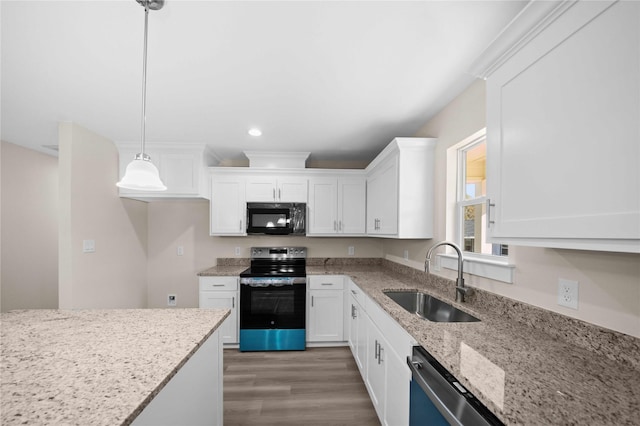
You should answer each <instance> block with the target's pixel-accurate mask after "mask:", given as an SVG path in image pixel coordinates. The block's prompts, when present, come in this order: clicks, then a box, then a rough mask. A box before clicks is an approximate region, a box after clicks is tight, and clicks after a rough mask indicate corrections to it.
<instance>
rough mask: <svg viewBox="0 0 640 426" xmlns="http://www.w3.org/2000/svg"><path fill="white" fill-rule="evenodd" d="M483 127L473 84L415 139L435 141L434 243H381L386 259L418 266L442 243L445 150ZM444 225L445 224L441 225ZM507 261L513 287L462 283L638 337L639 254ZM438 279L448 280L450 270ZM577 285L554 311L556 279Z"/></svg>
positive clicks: (513, 251)
mask: <svg viewBox="0 0 640 426" xmlns="http://www.w3.org/2000/svg"><path fill="white" fill-rule="evenodd" d="M484 127H485V86H484V81H482V80H477V81H476V82H475V83H473V84H472V85H471V86H470V87H469V88H468V89H467V90H466V91H465V92H463V93H462V94H461V95H459V96H458V97H457V98H456V99H455V100H454V101H452V102H451V103H450V104H449V105H448V106H447V107H446V108H444V109H443V110H442V111H441V112H440V113H439V114H438V115H437V116H435V117H434V118H433V119H432V120H430V121H429V122H427V123H426V124H425V126H424V127H423V128H422V129H421V130H420V131H419V132H418V134H417V135H416V136H427V137H436V138H438V146H437V149H436V168H435V174H436V178H435V185H436V197H435V205H436V209H435V211H436V213H435V238H434V239H433V240H421V241H397V240H393V241H392V240H389V241H385V244H384V253H385V256H386V255H392V256H398V257H402V255H403V250H405V249H407V250H409V258H410V260H414V261H418V262H423V261H424V258H425V256H426V252H427V249H428V248H429V247H430V246H431V245H432V244H434V243H435V242H436V241H440V240H443V239H445V238H446V236H447V235H451V234H450V233H447V226H450V221H447V220H446V208H447V205H446V202H447V201H446V189H447V187H450V186H453V187H455V182H451V181H447V180H446V170H447V156H446V150H447V148H449V147H450V146H452V145H454V144H456V143H458V142H460V141H462V140H463V139H465V138H467V137H469V136H471V135H472V134H474V133H475V132H477V131H479V130H481V129H482V128H484ZM447 222H449V223H447ZM509 253H510V254H509V260H510V262H512V263H514V264H515V265H516V270H515V282H514V283H513V284H504V283H501V282H498V281H492V280H489V279H484V278H478V277H470V278H468V279H466V281H467V283H468V284H470V285H472V286H476V287H478V288H482V289H485V290H488V291H491V292H493V293H496V294H500V295H503V296H506V297H509V298H512V299H515V300H519V301H523V302H526V303H529V304H531V305H535V306H539V307H542V308H545V309H548V310H551V311H555V312H559V313H561V314H564V315H567V316H570V317H574V318H578V319H581V320H583V321H587V322H590V323H593V324H597V325H600V326H602V327H606V328H609V329H612V330H616V331H620V332H623V333H626V334H629V335H632V336H636V337H640V255H636V254H619V253H605V252H593V251H578V250H559V249H544V248H533V247H514V246H510V247H509ZM442 275H445V276H448V277H450V278H453V277H454V276H455V272H454V271H446V270H445V272H443V273H442ZM559 278H565V279H569V280H574V281H578V282H579V284H580V289H579V306H578V308H579V309H578V310H577V311H576V310H573V309H569V308H565V307H562V306H559V305H558V304H557V303H556V301H557V286H558V279H559Z"/></svg>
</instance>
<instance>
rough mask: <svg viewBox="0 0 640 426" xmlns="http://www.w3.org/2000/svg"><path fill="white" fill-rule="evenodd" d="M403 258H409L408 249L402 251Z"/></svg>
mask: <svg viewBox="0 0 640 426" xmlns="http://www.w3.org/2000/svg"><path fill="white" fill-rule="evenodd" d="M404 260H409V250H405V251H404Z"/></svg>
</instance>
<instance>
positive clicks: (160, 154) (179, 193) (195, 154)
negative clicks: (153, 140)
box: [118, 144, 210, 201]
mask: <svg viewBox="0 0 640 426" xmlns="http://www.w3.org/2000/svg"><path fill="white" fill-rule="evenodd" d="M118 151H119V157H120V159H119V162H120V179H121V178H122V176H124V172H125V169H126V168H127V165H128V164H129V163H130V162H131V160H133V158H134V156H135V155H136V154H137V153H138V152H140V146H139V145H138V144H118ZM145 153H146V154H148V155H150V156H151V162H152V163H153V164H154V165H155V166H156V167H157V168H158V172H159V173H160V179H161V180H162V182H163V183H164V184H165V186H166V187H167V190H166V191H161V192H153V191H150V192H145V191H135V190H131V189H125V188H119V194H120V196H121V197H125V198H133V199H136V200H141V201H153V200H158V199H171V198H209V191H208V186H209V185H208V182H207V173H206V167H207V163H208V162H210V161H209V159H208V156H207V154H206V151H205V146H204V145H203V144H153V145H149V149H145Z"/></svg>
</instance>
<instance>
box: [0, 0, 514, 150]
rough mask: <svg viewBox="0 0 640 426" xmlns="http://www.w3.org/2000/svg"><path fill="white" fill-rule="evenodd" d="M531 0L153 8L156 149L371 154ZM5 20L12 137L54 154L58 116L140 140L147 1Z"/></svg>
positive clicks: (37, 5) (53, 7)
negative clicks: (254, 131) (196, 146)
mask: <svg viewBox="0 0 640 426" xmlns="http://www.w3.org/2000/svg"><path fill="white" fill-rule="evenodd" d="M525 3H526V2H511V1H502V0H500V1H481V0H476V1H409V2H403V1H378V2H366V1H353V2H348V1H318V2H312V1H280V2H272V1H254V2H247V1H237V0H236V1H188V0H167V1H166V3H165V6H164V8H163V9H161V10H159V11H151V12H150V14H149V39H148V70H147V114H146V115H147V121H146V123H147V124H146V130H147V131H146V134H147V137H146V140H147V143H148V144H153V143H154V142H168V143H187V142H193V143H204V144H207V145H208V146H209V147H210V148H211V150H213V152H214V153H215V155H216V157H217V158H218V159H219V160H231V161H234V160H238V159H243V158H244V156H243V154H242V151H244V150H253V151H309V152H311V156H310V160H315V161H320V162H322V161H369V160H371V159H372V158H373V157H375V155H376V154H377V153H378V152H380V151H381V150H382V148H384V146H386V145H387V144H388V143H389V142H390V141H391V139H393V138H394V137H395V136H413V135H414V134H415V133H416V131H418V129H420V127H422V125H424V123H426V121H427V120H428V119H429V118H430V117H432V116H433V115H434V114H435V113H437V112H438V111H439V110H440V109H441V108H442V107H443V106H445V105H446V104H447V103H448V102H449V101H451V100H452V99H453V98H454V97H455V96H456V95H458V94H459V93H460V92H462V91H463V90H464V89H465V88H466V87H467V86H468V85H469V84H470V83H471V82H472V81H473V77H472V76H471V75H469V74H467V73H466V71H467V69H468V67H469V65H470V64H471V63H472V62H473V61H474V59H476V58H477V57H478V55H480V53H481V52H482V51H483V50H484V49H485V48H486V47H487V46H488V44H489V43H490V42H491V41H492V40H493V39H494V38H495V37H496V36H497V35H498V33H499V32H500V31H501V30H502V29H503V28H504V27H505V26H506V25H507V24H508V23H509V21H510V20H511V19H512V18H513V17H514V16H515V15H516V14H517V13H518V12H519V11H520V10H521V9H522V8H523V7H524V4H525ZM0 13H1V20H2V22H1V23H2V33H1V36H2V58H1V60H2V62H1V72H2V74H1V78H2V86H1V90H2V92H1V97H2V103H1V108H2V109H1V120H2V121H1V122H0V125H1V131H2V132H1V135H0V136H1V137H2V140H4V141H7V142H11V143H14V144H18V145H23V146H27V147H29V148H32V149H35V150H39V151H42V152H47V153H50V154H52V155H55V154H56V153H55V151H53V150H51V149H49V148H45V146H47V145H57V138H58V133H57V123H58V122H60V121H73V122H75V123H77V124H79V125H81V126H83V127H86V128H87V129H90V130H92V131H93V132H95V133H98V134H100V135H102V136H105V137H107V138H109V139H111V140H113V141H115V142H134V143H139V142H140V133H141V132H140V130H141V108H142V94H141V92H142V89H141V87H142V45H143V32H144V8H143V7H142V6H140V5H139V4H138V3H137V2H136V1H135V0H119V1H113V0H111V1H91V0H84V1H81V0H78V1H56V0H46V1H24V0H22V1H10V0H2V2H1V9H0ZM252 127H257V128H260V129H261V130H262V133H263V134H262V136H260V137H254V136H250V135H248V133H247V131H248V130H249V129H250V128H252Z"/></svg>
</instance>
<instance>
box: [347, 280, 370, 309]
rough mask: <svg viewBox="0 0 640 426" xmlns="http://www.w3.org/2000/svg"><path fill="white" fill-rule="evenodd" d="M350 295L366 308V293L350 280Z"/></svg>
mask: <svg viewBox="0 0 640 426" xmlns="http://www.w3.org/2000/svg"><path fill="white" fill-rule="evenodd" d="M349 293H350V294H351V295H352V296H353V297H354V299H356V301H357V302H358V303H359V304H360V305H361V306H363V307H364V306H365V302H366V300H367V299H368V297H367V295H366V294H364V291H362V290H361V289H360V287H358V286H357V285H356V284H355V283H354V282H353V281H351V280H349Z"/></svg>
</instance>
